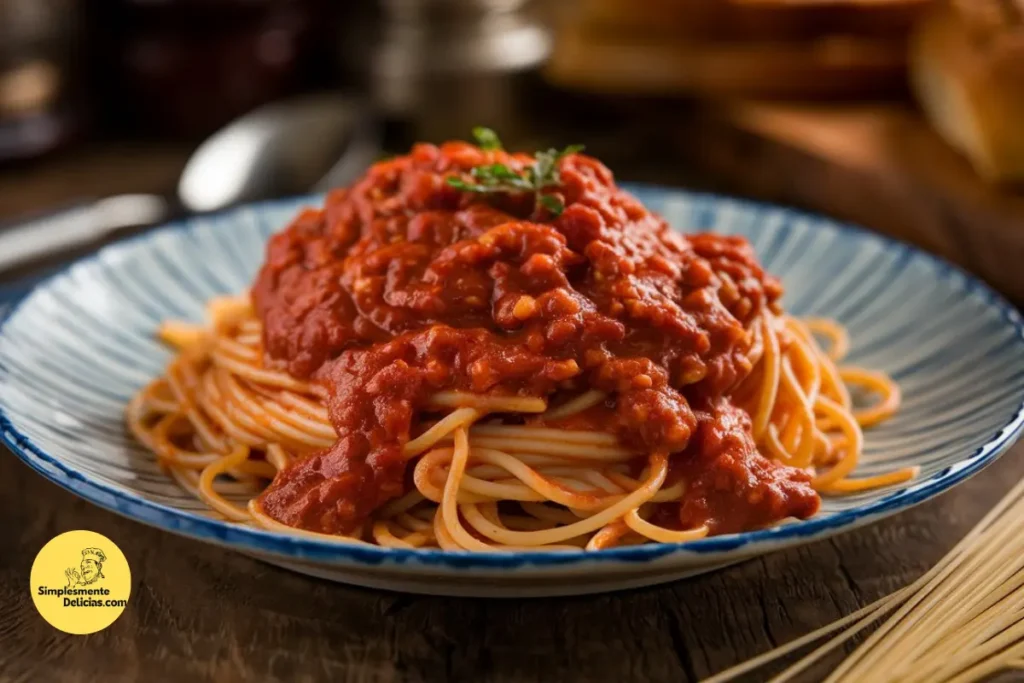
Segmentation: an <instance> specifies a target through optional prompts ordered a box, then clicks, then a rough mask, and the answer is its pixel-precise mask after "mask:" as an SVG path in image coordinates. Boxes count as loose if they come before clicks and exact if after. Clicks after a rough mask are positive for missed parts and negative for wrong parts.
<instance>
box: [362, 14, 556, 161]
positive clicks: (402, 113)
mask: <svg viewBox="0 0 1024 683" xmlns="http://www.w3.org/2000/svg"><path fill="white" fill-rule="evenodd" d="M378 2H379V7H378V13H377V17H376V26H374V28H373V30H372V31H365V32H364V31H363V29H361V28H360V29H356V30H358V31H360V32H361V34H362V36H363V38H362V40H361V41H357V40H355V39H354V37H355V36H354V32H350V34H349V37H348V39H347V40H343V41H342V42H343V44H344V47H343V54H344V58H345V59H346V61H348V63H350V64H352V65H360V66H361V70H362V72H363V74H362V75H363V78H364V79H365V82H366V84H367V87H368V89H369V91H370V93H371V96H372V98H373V100H374V102H375V104H376V106H377V107H378V109H379V110H380V111H381V112H382V113H383V114H384V115H385V116H386V117H387V118H388V119H390V120H393V121H397V122H400V123H402V124H403V125H404V126H406V128H407V133H408V137H410V138H411V139H418V140H435V141H436V140H445V139H449V138H453V137H464V136H465V135H466V134H467V131H468V130H469V129H470V128H471V127H472V126H474V125H484V124H486V125H489V126H492V127H494V128H496V129H498V130H500V131H501V132H502V136H503V138H505V139H506V141H508V142H511V143H514V142H515V141H516V140H517V139H519V136H520V131H519V130H518V129H519V128H520V127H523V125H524V121H525V118H524V116H523V105H524V103H525V102H527V101H528V100H529V99H531V96H532V94H533V93H534V92H535V85H536V83H535V80H539V79H534V78H533V76H535V75H536V72H537V68H538V67H539V65H540V64H542V63H543V62H544V60H545V59H546V58H547V56H548V54H549V52H550V49H551V36H550V32H549V29H548V27H547V26H546V25H545V23H544V22H543V21H540V20H538V17H537V16H536V13H535V12H532V11H531V4H532V3H530V2H528V1H527V0H378ZM537 4H541V3H537ZM368 35H369V36H372V38H370V39H369V40H368V39H367V36H368ZM360 48H361V49H360Z"/></svg>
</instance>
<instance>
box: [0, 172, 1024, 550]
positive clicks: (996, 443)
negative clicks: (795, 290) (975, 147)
mask: <svg viewBox="0 0 1024 683" xmlns="http://www.w3.org/2000/svg"><path fill="white" fill-rule="evenodd" d="M622 187H623V188H625V189H627V190H628V191H630V192H633V193H635V194H637V195H638V196H640V195H644V194H650V193H654V194H662V195H675V196H679V197H682V198H683V199H685V200H686V201H689V202H696V203H705V204H709V205H712V206H714V207H716V208H717V209H718V210H721V208H722V207H723V206H727V205H730V204H731V205H733V206H735V207H737V208H739V209H741V210H748V211H754V212H757V213H758V214H763V213H766V212H769V211H770V212H775V213H779V214H781V215H782V216H784V217H785V218H788V219H791V220H807V221H812V222H816V223H820V224H826V225H828V226H830V227H831V228H833V229H835V230H837V231H838V234H839V235H840V236H842V237H855V238H857V239H859V240H862V239H867V240H876V241H879V242H881V243H882V244H883V245H884V246H886V247H889V248H895V249H898V250H901V251H902V252H904V253H906V255H907V256H908V257H911V258H916V259H923V260H924V261H926V262H928V263H930V264H931V265H933V266H935V267H936V271H937V272H936V277H938V278H940V279H945V280H950V279H952V281H953V285H954V286H956V287H958V288H960V289H963V290H964V291H965V292H966V293H977V294H980V295H981V296H982V298H983V303H984V305H985V306H987V307H991V308H994V309H996V310H997V311H998V312H999V313H1000V317H1001V318H1002V319H1003V320H1005V321H1006V322H1007V323H1008V324H1010V325H1012V326H1013V327H1014V329H1015V331H1016V333H1017V334H1016V337H1017V339H1018V342H1019V343H1021V344H1024V321H1022V318H1021V315H1020V313H1019V312H1018V311H1017V309H1016V308H1015V307H1014V306H1013V305H1012V304H1010V303H1009V302H1008V301H1007V300H1006V299H1005V298H1003V297H1002V296H1001V295H1000V294H998V293H997V292H995V291H994V290H993V289H992V288H990V287H989V286H988V285H987V284H985V283H984V282H982V281H981V280H980V279H978V278H977V277H975V276H974V275H971V274H970V273H967V272H965V271H964V270H962V269H961V268H959V267H958V266H956V265H954V264H952V263H949V262H948V261H946V260H945V259H943V258H941V257H938V256H934V255H932V254H929V253H927V252H925V251H922V250H921V249H918V248H917V247H915V246H913V245H910V244H907V243H905V242H903V241H900V240H897V239H894V238H892V237H888V236H886V235H880V234H877V233H874V232H871V231H869V230H867V229H866V228H863V227H860V226H857V225H852V224H849V223H845V222H842V221H836V220H833V219H830V218H827V217H825V216H820V215H817V214H814V213H811V212H806V211H802V210H799V209H794V208H791V207H786V206H781V205H777V204H772V203H769V202H761V201H757V200H751V199H744V198H738V197H730V196H727V195H720V194H715V193H706V192H694V191H690V190H685V189H681V188H673V187H667V186H660V185H653V184H643V183H623V184H622ZM322 197H323V195H302V196H295V197H287V198H281V199H275V200H270V201H265V202H258V203H253V204H246V205H244V206H240V207H233V208H231V209H226V210H224V211H220V212H217V213H211V214H204V215H202V216H197V217H193V218H186V219H183V220H180V221H176V222H173V223H170V224H167V225H164V226H160V227H157V228H154V229H152V230H148V231H146V232H145V233H142V234H140V235H135V236H132V237H130V238H127V239H125V240H122V241H119V242H116V243H114V244H111V245H108V246H106V247H104V248H103V249H101V250H99V251H98V252H96V253H95V254H91V255H88V256H85V257H83V258H81V259H78V260H76V261H74V262H72V263H70V264H68V265H66V266H64V267H62V268H60V269H59V270H57V271H56V272H53V273H52V274H49V275H48V276H46V277H45V279H43V280H42V281H40V282H37V283H36V284H34V285H33V286H32V287H31V290H30V291H28V292H27V293H26V294H25V295H24V296H21V297H19V298H18V300H17V301H16V302H14V303H13V304H12V305H11V306H10V307H9V308H8V310H7V311H5V312H4V313H3V315H2V316H0V336H2V335H3V331H4V328H5V327H6V324H7V322H8V321H9V320H10V319H11V317H13V316H14V315H16V314H17V312H18V311H19V310H21V307H22V306H23V305H24V304H25V303H26V302H27V301H29V300H30V299H31V298H32V296H33V295H34V294H35V293H36V292H38V291H41V290H42V289H44V288H46V287H47V286H49V285H50V284H51V283H52V282H54V281H55V280H57V279H58V278H61V277H64V276H65V275H67V274H68V273H69V272H70V271H71V270H72V269H75V268H77V267H80V266H85V265H87V264H92V263H93V262H95V261H98V260H99V259H101V258H103V257H104V255H106V254H108V253H109V252H110V251H111V250H122V249H127V248H129V245H132V244H134V243H136V242H140V241H143V240H147V239H155V238H156V237H157V236H159V235H161V234H170V233H176V232H179V231H183V230H184V231H188V230H195V229H196V228H197V227H199V225H200V224H202V223H206V222H209V221H217V220H225V219H226V218H228V217H230V216H232V215H236V214H238V213H240V212H244V211H255V212H260V211H267V210H273V209H275V208H276V209H283V208H285V207H289V206H291V207H298V206H301V205H302V204H303V203H306V202H309V203H313V204H315V203H316V202H319V201H322ZM957 280H959V282H957ZM7 289H9V288H5V290H7ZM13 289H17V288H16V287H15V288H13ZM1022 431H1024V398H1022V400H1021V402H1020V403H1019V404H1018V406H1017V410H1016V411H1015V412H1014V414H1013V416H1012V417H1011V419H1010V420H1009V421H1008V422H1007V423H1006V424H1005V425H1003V426H1002V427H1001V428H1000V429H999V430H998V431H996V432H995V433H994V434H993V437H992V438H991V439H990V440H989V441H988V442H986V443H985V444H983V445H981V446H979V447H978V448H976V449H975V451H974V452H973V453H971V454H970V455H967V456H965V457H964V458H962V459H961V460H960V461H958V462H957V464H956V465H951V466H949V467H947V468H945V469H943V470H941V471H939V472H936V473H935V474H933V475H932V476H931V477H929V478H928V479H925V480H922V481H920V482H916V483H915V484H914V485H913V486H911V487H908V488H905V489H901V490H897V491H894V492H893V493H891V494H890V495H888V496H886V497H885V498H882V499H880V500H877V501H874V502H872V503H869V504H867V505H864V506H862V507H857V508H852V509H849V510H844V511H841V512H837V513H835V514H833V515H830V516H827V517H815V518H811V519H809V520H803V521H800V522H795V523H792V524H786V525H782V526H775V527H771V528H768V529H761V530H757V531H749V532H744V533H739V534H728V535H723V536H713V537H710V538H705V539H700V540H697V541H689V542H686V543H672V544H659V545H643V546H632V547H626V548H613V549H610V550H605V551H601V552H598V553H593V552H585V551H564V552H536V551H533V552H530V551H522V552H519V551H517V552H508V553H505V552H501V553H499V552H486V553H478V552H472V553H471V552H451V551H442V550H405V549H391V548H380V547H377V546H360V545H352V544H345V543H342V542H339V543H332V542H329V541H322V540H318V539H311V538H304V537H301V536H286V535H283V534H276V533H273V532H267V531H263V530H260V529H255V528H252V527H247V526H242V525H237V524H232V523H230V522H225V521H221V520H216V519H211V518H209V517H204V516H202V515H198V514H195V513H191V512H186V511H183V510H179V509H177V508H174V507H171V506H168V505H163V504H160V503H155V502H153V501H149V500H146V499H144V498H142V497H140V496H137V495H134V494H132V493H131V492H128V491H123V490H121V489H119V488H116V487H114V486H110V485H107V484H103V483H101V482H96V481H92V480H91V479H90V478H89V477H88V476H86V475H84V474H83V473H81V472H80V471H78V470H76V469H75V468H73V467H70V466H68V465H67V464H65V463H64V462H62V461H61V460H60V459H58V458H56V457H54V456H52V455H50V454H49V453H47V452H46V451H44V450H43V449H42V448H40V447H38V446H36V445H35V444H34V443H33V442H32V441H31V439H30V438H29V437H27V436H26V435H25V434H23V433H21V432H20V431H19V430H18V429H17V428H16V427H15V426H14V424H13V423H12V421H11V419H10V418H9V416H8V414H7V410H6V408H5V407H4V406H3V405H2V404H0V441H2V442H3V443H4V444H5V445H6V446H7V447H8V448H9V449H10V450H11V451H12V452H13V453H14V454H15V455H16V456H17V457H18V458H19V459H20V460H21V461H23V462H24V463H26V464H27V465H28V466H29V467H31V468H32V469H33V470H35V471H36V472H39V473H40V474H41V475H43V477H44V478H46V479H48V480H49V481H51V482H53V483H55V484H57V485H58V486H60V487H61V488H64V489H65V490H67V491H70V492H71V493H73V494H75V495H77V496H79V497H81V498H84V499H85V500H87V501H89V502H91V503H93V504H95V505H97V506H99V507H102V508H104V509H106V510H110V511H112V512H115V513H118V514H121V515H123V516H125V517H128V518H129V519H133V520H135V521H140V522H142V523H145V524H148V525H150V526H154V527H157V528H160V529H163V530H165V531H171V532H173V533H178V534H183V535H185V536H190V537H195V538H199V539H205V540H209V541H213V542H216V543H220V544H224V545H228V546H231V547H237V548H239V549H241V550H248V551H252V552H262V553H272V554H276V555H282V556H286V557H293V558H298V559H304V560H313V561H325V562H339V561H352V562H355V563H357V564H362V565H373V566H376V565H380V564H383V563H392V564H396V565H407V564H420V565H426V566H435V567H436V566H442V567H447V568H452V569H510V568H517V567H521V566H532V567H555V566H565V565H574V564H580V563H591V562H600V563H605V562H629V563H646V562H650V561H653V560H656V559H659V558H662V557H665V556H667V555H671V554H676V553H693V554H697V555H705V554H715V553H726V552H730V551H736V550H738V549H741V548H745V547H747V546H750V545H752V544H760V543H764V544H765V545H770V546H772V548H770V549H774V548H776V547H781V546H783V545H788V544H791V543H795V542H797V541H799V540H801V539H807V538H813V537H815V536H818V535H821V534H824V533H825V532H828V531H832V530H837V529H843V528H854V527H856V526H858V523H866V522H868V521H870V520H873V519H875V520H876V519H879V518H881V517H884V516H888V515H890V514H894V513H896V512H899V511H902V510H905V509H907V508H910V507H912V506H914V505H917V504H919V503H922V502H924V501H925V500H927V499H929V498H932V497H933V496H936V495H938V494H940V493H942V492H944V491H947V490H949V489H950V488H952V487H953V486H955V485H957V484H959V483H961V482H962V481H964V480H966V479H967V478H969V477H971V476H973V475H974V474H976V473H977V472H979V471H980V470H981V469H983V468H984V467H985V466H987V465H989V464H990V463H992V462H993V461H994V460H995V459H996V458H997V457H998V456H999V455H1001V454H1002V453H1004V452H1005V451H1006V450H1007V449H1008V448H1009V447H1010V446H1011V445H1013V443H1014V442H1015V441H1016V439H1017V438H1018V437H1019V436H1020V434H1021V432H1022ZM44 463H45V464H46V465H49V466H50V467H52V468H55V469H56V471H57V473H55V472H54V471H52V470H51V469H49V468H47V467H45V466H44Z"/></svg>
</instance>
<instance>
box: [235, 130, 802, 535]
mask: <svg viewBox="0 0 1024 683" xmlns="http://www.w3.org/2000/svg"><path fill="white" fill-rule="evenodd" d="M496 162H500V163H505V164H507V165H509V166H510V167H512V168H514V169H523V168H525V167H526V166H527V165H529V164H530V163H531V162H532V158H531V157H529V156H527V155H520V154H517V155H510V154H507V153H506V152H503V151H500V150H498V151H483V150H480V149H479V148H477V147H474V146H472V145H470V144H467V143H459V142H454V143H447V144H445V145H443V146H441V147H435V146H432V145H418V146H416V147H415V148H414V149H413V151H412V153H411V154H409V155H408V156H404V157H400V158H396V159H393V160H390V161H386V162H381V163H378V164H376V165H375V166H373V167H372V168H371V169H370V170H369V171H368V173H367V174H366V176H365V177H364V178H363V179H362V180H360V181H359V182H357V183H356V184H355V185H353V186H352V187H351V188H349V189H342V190H337V191H335V192H333V193H331V194H330V195H329V196H328V198H327V201H326V204H325V207H324V208H323V209H308V210H306V211H304V212H302V213H301V214H300V215H299V216H298V217H296V218H295V220H294V221H293V222H292V224H291V225H290V226H289V227H288V228H287V229H285V230H284V231H282V232H280V233H278V234H277V235H275V236H274V237H273V238H272V239H271V240H270V243H269V245H268V247H267V257H266V262H265V264H264V266H263V268H262V269H261V270H260V272H259V274H258V276H257V278H256V281H255V283H254V286H253V289H252V297H253V302H254V305H255V307H256V311H257V314H258V315H259V317H260V318H261V319H262V321H263V323H264V351H265V363H266V364H267V365H268V366H269V367H274V368H278V369H283V370H286V371H287V372H289V373H291V374H292V375H294V376H296V377H301V378H312V379H313V380H315V381H316V382H318V383H320V384H321V385H322V386H323V387H324V389H325V393H326V395H327V397H328V398H327V407H328V413H329V415H330V418H331V421H332V423H333V424H334V426H335V428H336V430H337V432H338V433H339V434H340V435H341V437H340V438H339V440H338V442H337V443H336V444H335V445H334V446H333V447H331V448H329V449H327V450H325V451H323V452H321V453H317V454H314V455H312V456H309V457H306V458H304V459H301V460H299V461H297V462H295V463H294V464H293V465H292V466H291V467H289V468H288V469H286V470H285V471H283V472H281V473H280V474H279V475H278V476H277V478H276V479H275V481H274V482H273V483H272V484H271V486H270V487H269V488H268V489H267V490H266V491H265V492H264V494H263V496H262V503H263V507H264V510H265V511H266V512H267V513H268V514H270V515H271V516H272V517H274V518H275V519H278V520H279V521H281V522H284V523H286V524H290V525H293V526H299V527H302V528H305V529H310V530H315V531H321V532H326V533H345V532H350V531H351V530H353V529H354V528H356V527H357V526H358V525H359V524H360V523H361V522H362V521H363V520H365V519H366V518H367V517H368V516H369V514H370V513H371V512H372V511H373V510H374V509H375V508H376V507H378V506H379V505H381V504H382V503H384V502H385V501H387V500H388V499H391V498H394V497H396V496H398V495H401V494H402V492H403V489H404V487H405V486H406V479H405V476H404V473H405V469H406V468H405V463H404V462H403V461H402V459H401V458H400V452H401V448H402V445H403V444H404V443H405V442H406V441H407V440H408V439H409V433H410V430H411V428H412V426H413V424H414V423H415V421H416V417H417V415H418V414H419V413H420V412H421V410H422V407H423V405H424V402H425V401H426V399H427V398H428V397H429V396H430V395H431V394H432V393H434V392H437V391H440V390H453V389H454V390H464V391H471V392H477V393H497V394H508V395H521V396H549V395H551V394H553V393H555V392H562V393H571V392H580V391H583V390H586V389H589V388H597V389H600V390H603V391H606V392H609V394H610V396H611V398H610V400H609V402H608V404H607V405H606V406H604V407H603V408H602V410H604V411H606V413H607V415H606V417H607V420H605V421H604V422H603V424H604V425H610V426H611V428H612V429H613V430H614V431H615V432H616V433H617V435H618V436H619V438H620V439H621V440H622V441H623V442H625V443H627V444H629V445H632V446H635V447H637V448H639V449H643V450H645V451H656V450H657V451H667V452H670V453H672V454H673V455H672V463H673V472H679V473H684V474H685V476H687V479H688V481H690V485H689V487H688V490H687V493H686V495H685V497H684V499H683V500H682V501H680V504H679V505H678V506H675V509H676V512H675V520H674V522H675V525H683V526H685V527H689V526H694V525H698V524H701V523H708V524H709V526H711V528H712V531H713V532H724V531H733V530H738V529H743V528H750V527H755V526H762V525H765V524H769V523H771V522H775V521H778V520H779V519H781V518H784V517H787V516H796V517H807V516H809V515H811V514H813V513H814V512H815V511H816V510H817V506H818V503H819V499H818V496H817V494H816V493H815V492H814V491H813V490H812V489H811V487H810V485H809V477H808V476H807V475H806V474H804V473H803V472H800V471H798V470H794V469H791V468H786V467H782V466H779V465H777V464H774V463H771V462H769V461H768V460H766V459H765V458H763V457H761V456H760V455H758V454H757V451H756V450H755V449H754V447H753V442H752V439H751V438H750V435H749V421H747V422H745V421H744V420H745V416H744V415H743V414H742V413H741V411H738V410H737V409H735V408H732V407H731V406H730V405H729V404H728V402H727V401H726V400H723V399H722V397H723V396H725V395H727V394H728V392H729V391H730V390H731V389H732V388H733V387H735V386H736V384H737V383H738V382H739V381H740V380H742V379H743V377H745V376H746V375H747V374H748V373H749V371H750V369H751V367H750V361H749V360H748V357H747V352H748V351H749V343H750V342H749V339H750V337H749V335H748V334H747V329H748V328H749V326H750V324H751V322H752V321H753V320H754V318H755V317H756V316H757V315H758V313H759V312H760V311H762V310H763V309H764V308H765V307H769V306H770V307H776V306H777V304H776V302H777V301H778V299H779V297H780V296H781V287H780V285H779V283H778V281H777V280H775V279H774V278H773V277H771V276H769V275H766V274H765V273H764V272H763V271H762V270H761V268H760V266H759V265H758V264H757V262H756V260H755V258H754V254H753V251H752V249H751V248H750V246H749V244H748V243H747V242H746V241H744V240H742V239H740V238H734V237H723V236H718V235H693V236H683V235H681V234H679V233H676V232H673V231H672V230H671V229H670V228H669V227H668V226H667V224H666V223H665V221H664V220H662V219H661V218H660V217H658V216H656V215H654V214H652V213H650V212H648V211H647V210H646V209H645V208H644V207H643V206H642V205H641V204H640V203H639V202H638V201H637V200H636V199H634V198H633V197H631V196H630V195H629V194H627V193H626V192H623V191H622V190H620V189H618V188H617V187H616V186H615V184H614V181H613V178H612V174H611V172H610V171H609V170H608V169H607V168H605V167H604V166H603V165H602V164H601V163H600V162H598V161H597V160H595V159H593V158H590V157H587V156H583V155H570V156H568V157H566V158H564V159H563V160H562V161H561V165H560V171H561V181H562V183H561V187H560V188H559V192H560V195H561V198H562V199H563V201H564V204H565V210H564V211H563V212H562V213H561V215H559V216H557V217H556V216H554V215H553V214H551V213H550V212H549V211H548V210H547V209H544V208H538V207H537V206H536V205H535V202H534V198H533V197H532V196H531V195H525V194H523V195H498V196H487V197H481V196H478V195H475V194H471V193H465V192H460V191H459V190H456V189H455V188H452V187H450V186H449V185H447V184H446V178H447V177H449V176H453V175H458V176H463V177H467V178H468V173H469V171H470V169H472V168H474V167H476V166H480V165H482V164H491V163H496ZM604 428H607V427H604Z"/></svg>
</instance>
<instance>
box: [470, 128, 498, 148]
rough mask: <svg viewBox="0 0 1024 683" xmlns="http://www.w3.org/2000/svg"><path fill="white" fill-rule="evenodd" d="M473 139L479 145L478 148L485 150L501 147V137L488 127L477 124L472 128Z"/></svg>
mask: <svg viewBox="0 0 1024 683" xmlns="http://www.w3.org/2000/svg"><path fill="white" fill-rule="evenodd" d="M473 139H474V140H476V144H477V145H479V146H480V149H483V150H487V151H491V150H495V149H501V138H499V137H498V134H497V133H495V132H494V131H493V130H491V129H490V128H485V127H483V126H477V127H476V128H474V129H473Z"/></svg>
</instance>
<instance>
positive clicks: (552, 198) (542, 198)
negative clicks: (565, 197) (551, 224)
mask: <svg viewBox="0 0 1024 683" xmlns="http://www.w3.org/2000/svg"><path fill="white" fill-rule="evenodd" d="M537 203H538V204H540V205H541V206H543V207H544V208H545V209H547V210H548V211H550V212H551V213H553V214H554V215H555V218H557V217H559V216H561V215H562V212H563V211H565V204H563V203H562V200H561V199H559V198H558V196H557V195H553V194H541V195H537Z"/></svg>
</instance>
